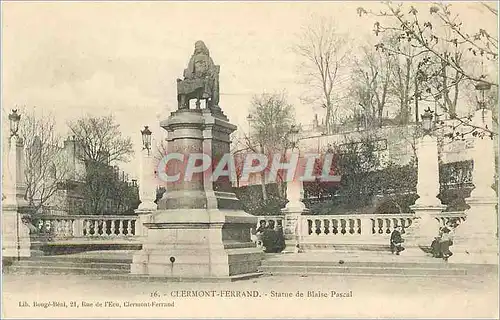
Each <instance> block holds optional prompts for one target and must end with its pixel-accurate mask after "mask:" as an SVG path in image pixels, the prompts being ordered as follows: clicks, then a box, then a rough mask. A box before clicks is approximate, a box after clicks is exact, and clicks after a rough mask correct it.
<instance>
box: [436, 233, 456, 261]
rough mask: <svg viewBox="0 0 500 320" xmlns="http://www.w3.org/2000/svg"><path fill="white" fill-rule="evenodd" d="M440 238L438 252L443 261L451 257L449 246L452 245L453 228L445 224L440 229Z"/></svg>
mask: <svg viewBox="0 0 500 320" xmlns="http://www.w3.org/2000/svg"><path fill="white" fill-rule="evenodd" d="M441 231H442V234H441V238H440V239H439V252H440V254H441V257H442V258H443V260H444V261H448V258H449V257H451V256H452V255H453V252H451V251H450V246H452V245H453V226H452V225H451V224H447V225H446V226H444V227H443V228H442V230H441Z"/></svg>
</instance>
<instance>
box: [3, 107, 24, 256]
mask: <svg viewBox="0 0 500 320" xmlns="http://www.w3.org/2000/svg"><path fill="white" fill-rule="evenodd" d="M20 120H21V115H20V114H18V113H17V110H12V113H11V114H10V115H9V124H10V128H9V129H10V136H9V137H8V144H7V145H8V147H7V148H5V149H6V150H5V151H6V159H5V161H4V172H3V175H4V177H3V178H4V179H3V186H2V187H3V188H2V189H3V194H2V256H3V257H17V258H18V259H20V258H21V257H29V256H30V255H31V251H30V246H31V244H30V238H29V229H28V227H27V226H26V225H25V224H24V223H23V221H22V213H21V211H22V209H23V208H26V207H27V205H28V203H27V202H26V200H25V199H24V195H25V192H26V184H25V183H24V157H23V156H24V141H23V139H22V138H21V137H19V135H18V134H17V133H18V130H19V122H20Z"/></svg>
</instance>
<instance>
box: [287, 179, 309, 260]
mask: <svg viewBox="0 0 500 320" xmlns="http://www.w3.org/2000/svg"><path fill="white" fill-rule="evenodd" d="M286 197H287V200H288V203H287V204H286V206H285V208H283V209H281V212H283V214H284V215H285V225H284V226H283V227H284V234H285V243H286V248H285V250H284V251H283V252H285V253H288V252H294V253H298V252H300V239H301V234H300V232H301V228H300V223H301V221H300V216H301V215H302V214H306V213H307V212H308V211H309V210H308V209H307V208H306V206H305V205H304V203H303V202H302V199H303V198H304V190H303V186H302V181H300V180H299V179H293V180H292V181H288V182H287V184H286Z"/></svg>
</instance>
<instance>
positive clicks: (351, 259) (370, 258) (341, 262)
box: [260, 252, 498, 277]
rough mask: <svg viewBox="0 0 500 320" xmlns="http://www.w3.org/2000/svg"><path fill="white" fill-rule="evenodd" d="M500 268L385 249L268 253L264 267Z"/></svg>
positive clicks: (427, 272)
mask: <svg viewBox="0 0 500 320" xmlns="http://www.w3.org/2000/svg"><path fill="white" fill-rule="evenodd" d="M497 270H498V268H497V266H485V265H470V264H457V263H450V262H445V261H443V260H440V259H436V258H431V257H420V258H415V257H405V256H403V255H401V256H396V255H392V254H390V253H385V252H362V253H356V252H329V253H326V252H322V253H314V252H311V253H299V254H281V255H273V256H268V257H267V258H266V259H265V260H263V262H262V265H261V267H260V271H262V272H263V273H264V274H267V275H273V276H276V275H277V276H280V275H281V276H286V275H298V276H327V275H336V276H338V275H342V276H372V277H373V276H382V277H384V276H385V277H464V276H470V275H478V274H484V273H490V272H491V273H496V272H497Z"/></svg>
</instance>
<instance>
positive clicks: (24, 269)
mask: <svg viewBox="0 0 500 320" xmlns="http://www.w3.org/2000/svg"><path fill="white" fill-rule="evenodd" d="M4 272H7V273H16V274H42V275H45V274H64V275H70V274H78V275H102V274H129V273H130V271H129V270H125V269H105V268H86V267H57V266H50V267H47V266H43V267H34V266H23V265H12V266H10V267H8V268H6V269H5V270H4Z"/></svg>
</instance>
